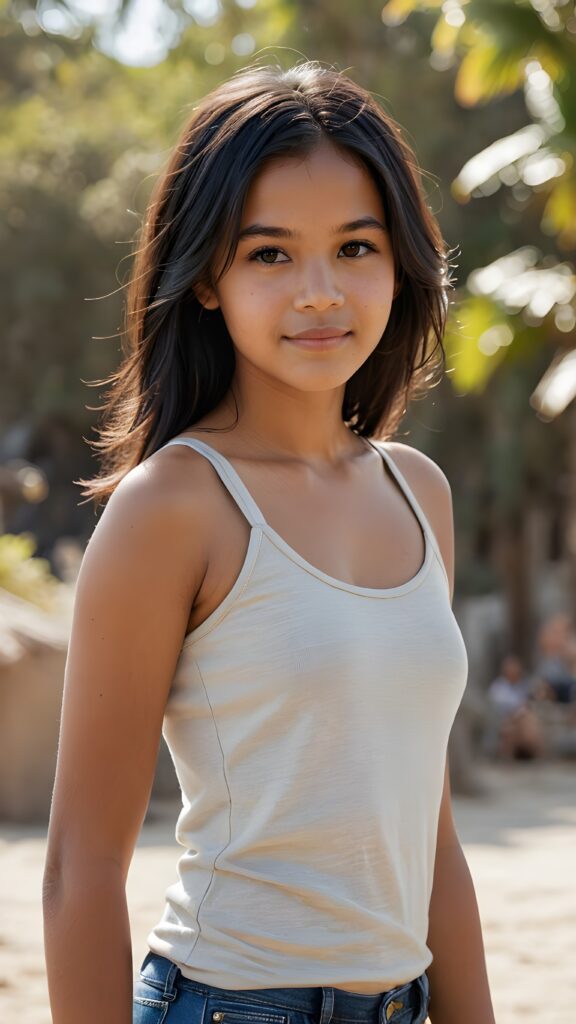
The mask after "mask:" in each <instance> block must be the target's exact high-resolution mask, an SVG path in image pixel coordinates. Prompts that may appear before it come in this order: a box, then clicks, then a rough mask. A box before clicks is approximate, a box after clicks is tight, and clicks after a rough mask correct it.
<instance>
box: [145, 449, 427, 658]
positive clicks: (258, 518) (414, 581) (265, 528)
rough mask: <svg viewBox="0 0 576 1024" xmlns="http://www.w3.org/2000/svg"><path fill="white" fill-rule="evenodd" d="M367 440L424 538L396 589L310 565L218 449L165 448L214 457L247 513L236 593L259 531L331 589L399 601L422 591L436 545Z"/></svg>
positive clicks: (403, 485)
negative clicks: (413, 567)
mask: <svg viewBox="0 0 576 1024" xmlns="http://www.w3.org/2000/svg"><path fill="white" fill-rule="evenodd" d="M365 440H366V441H367V442H368V444H370V445H371V447H372V448H374V450H375V451H377V452H379V453H380V455H381V458H382V459H383V461H384V462H385V463H386V465H388V466H389V467H390V471H391V473H392V474H393V476H394V478H395V479H396V481H397V482H398V484H399V487H400V489H401V490H402V493H403V495H404V497H405V499H406V501H407V502H408V504H409V505H410V507H411V508H412V511H413V512H414V515H415V516H416V519H417V520H418V523H419V525H420V528H421V530H422V535H423V538H424V558H423V561H422V563H421V565H420V568H419V569H418V570H417V572H416V573H415V575H414V576H412V577H410V579H408V580H406V581H405V582H404V583H399V584H397V585H396V586H394V587H361V586H359V585H357V584H355V583H348V582H347V581H346V580H340V579H337V578H336V577H335V576H330V575H329V574H328V573H326V572H324V571H323V570H322V569H320V568H318V566H315V565H313V564H312V563H311V562H309V561H308V560H307V559H305V558H304V557H303V555H301V554H300V553H299V552H298V551H296V549H295V548H293V547H292V546H291V545H290V544H288V542H287V541H286V540H285V539H284V537H282V536H281V534H279V533H278V532H277V531H276V530H275V529H274V528H273V527H272V526H270V524H269V523H268V522H267V520H266V519H265V518H264V516H263V514H262V512H261V510H260V508H259V507H258V505H257V504H256V502H255V501H254V498H253V497H252V495H251V494H250V491H249V490H248V488H247V487H246V484H245V483H244V481H243V480H242V478H241V476H240V474H239V473H238V472H237V470H236V469H235V468H234V466H233V465H232V463H231V462H230V460H229V459H227V458H226V456H225V455H222V453H221V452H219V451H217V449H215V448H213V447H212V446H211V445H209V444H207V443H206V442H205V441H201V440H200V439H199V438H196V437H182V436H179V437H174V438H172V439H171V440H170V441H168V442H167V443H166V445H164V446H163V447H167V445H171V444H188V443H190V446H191V447H195V446H196V445H198V446H199V449H200V452H201V453H202V451H204V454H206V455H207V456H208V457H209V458H210V456H211V457H212V458H211V459H210V461H212V462H213V464H214V463H217V464H218V466H219V468H220V470H221V471H222V473H223V475H224V477H225V478H227V480H228V483H230V484H231V487H230V490H231V491H232V494H233V496H234V497H235V499H236V501H237V503H238V505H239V506H240V508H241V511H242V512H243V513H244V515H245V517H246V518H247V519H248V521H249V523H250V526H251V530H250V542H249V544H248V549H247V551H246V555H245V558H244V562H243V565H242V568H241V570H240V573H239V575H238V577H237V580H236V583H235V584H234V586H233V590H234V591H235V590H236V585H237V584H238V583H239V582H240V580H241V579H242V578H243V576H244V573H245V570H246V568H247V566H248V564H249V563H250V562H251V559H252V554H253V548H254V544H253V542H254V540H255V536H254V531H255V530H258V531H260V532H261V533H263V534H264V535H265V536H266V537H267V538H268V540H269V541H270V542H271V543H272V544H273V545H274V546H275V547H276V548H277V549H278V550H279V551H280V552H281V553H282V554H284V555H285V556H286V557H287V558H289V559H290V561H292V562H294V563H295V564H296V565H298V566H299V567H300V568H301V569H304V570H305V571H306V572H307V573H309V574H310V575H312V576H316V577H317V578H318V579H319V580H322V581H323V582H324V583H326V584H328V585H329V586H331V587H336V588H337V589H339V590H345V591H348V592H349V593H351V594H357V595H358V596H360V597H373V598H390V597H397V596H398V597H400V596H402V595H403V594H406V593H409V592H410V591H412V590H414V589H416V587H419V586H420V584H421V583H423V582H424V579H425V578H426V576H427V575H428V572H429V570H430V568H431V565H432V560H433V557H434V552H435V550H436V545H435V543H434V539H433V538H432V536H431V533H430V529H431V528H430V526H429V524H428V521H427V519H426V516H425V515H424V512H423V510H422V508H421V506H420V505H419V503H418V501H417V500H416V498H415V496H414V494H413V492H412V490H411V488H410V487H409V485H408V483H407V481H406V480H405V478H404V476H403V474H402V473H401V472H400V470H399V469H398V467H397V466H396V464H395V462H394V460H393V459H392V458H391V456H390V455H389V454H388V453H387V452H385V451H384V448H383V447H382V448H381V447H379V446H377V445H376V444H374V443H373V442H372V441H370V440H369V439H368V438H365ZM199 628H200V627H199ZM195 632H196V631H193V633H195ZM192 635H193V634H192V633H190V634H188V637H187V639H189V638H190V637H192Z"/></svg>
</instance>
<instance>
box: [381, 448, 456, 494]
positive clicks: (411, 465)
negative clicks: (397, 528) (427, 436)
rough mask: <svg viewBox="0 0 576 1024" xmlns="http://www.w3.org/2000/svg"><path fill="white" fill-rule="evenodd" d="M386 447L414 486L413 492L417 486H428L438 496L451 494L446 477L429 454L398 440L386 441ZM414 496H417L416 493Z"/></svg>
mask: <svg viewBox="0 0 576 1024" xmlns="http://www.w3.org/2000/svg"><path fill="white" fill-rule="evenodd" d="M386 448H387V450H388V451H389V452H390V454H391V456H392V458H393V459H394V460H395V461H396V463H397V465H398V467H399V469H400V470H401V472H402V473H404V475H405V476H406V479H407V480H408V483H409V484H410V486H411V487H412V486H413V487H414V491H415V493H416V490H417V489H418V488H428V489H430V490H431V491H437V493H438V495H439V497H440V498H441V496H442V495H443V494H444V495H445V496H447V497H450V496H451V493H452V492H451V488H450V483H449V480H448V477H447V476H446V474H445V472H444V470H443V469H442V468H441V467H440V466H439V465H438V463H437V462H434V459H431V458H430V456H429V455H426V454H425V453H424V452H421V451H420V450H419V449H418V448H414V447H412V445H409V444H403V443H402V442H400V441H388V442H387V444H386ZM416 496H417V497H418V495H416Z"/></svg>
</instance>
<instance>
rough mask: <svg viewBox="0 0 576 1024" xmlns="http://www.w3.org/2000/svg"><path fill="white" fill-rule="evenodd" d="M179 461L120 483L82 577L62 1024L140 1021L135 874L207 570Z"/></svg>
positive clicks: (62, 851)
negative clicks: (129, 896)
mask: <svg viewBox="0 0 576 1024" xmlns="http://www.w3.org/2000/svg"><path fill="white" fill-rule="evenodd" d="M172 452H173V449H172V450H170V449H168V451H167V452H163V453H162V455H161V456H160V457H159V458H158V460H157V461H156V460H154V458H153V457H152V458H151V459H150V460H147V464H146V465H143V466H141V467H136V469H134V470H132V471H131V472H130V473H129V474H128V475H127V477H126V478H125V479H124V480H123V481H122V483H121V484H120V485H119V487H118V488H117V489H116V491H115V492H114V494H113V495H112V497H111V499H110V501H109V502H108V505H107V506H106V509H105V510H104V512H103V514H102V516H101V518H100V520H99V522H98V523H97V526H96V529H95V530H94V532H93V534H92V537H91V539H90V542H89V544H88V546H87V548H86V551H85V553H84V558H83V560H82V566H81V569H80V574H79V577H78V582H77V587H76V594H75V603H74V615H73V622H72V630H71V636H70V643H69V647H68V655H67V659H66V668H65V679H64V694H63V702H62V713H61V721H60V739H59V747H58V761H57V768H56V778H55V784H54V791H53V796H52V806H51V812H50V822H49V827H48V847H47V854H46V861H45V865H44V878H43V913H44V949H45V960H46V968H47V980H48V989H49V996H50V1005H51V1009H52V1020H53V1024H79V1022H80V1021H81V1022H82V1024H102V1021H106V1024H130V1022H131V1021H132V994H133V973H132V949H131V937H130V927H129V918H128V909H127V903H126V891H125V884H126V877H127V874H128V869H129V865H130V861H131V857H132V853H133V850H134V846H135V844H136V840H137V838H138V834H139V831H140V827H141V825H142V822H143V820H144V816H145V813H146V808H147V805H148V799H149V795H150V791H151V788H152V782H153V778H154V771H155V765H156V759H157V754H158V747H159V743H160V735H161V727H162V719H163V714H164V708H165V704H166V699H167V696H168V693H169V688H170V683H171V680H172V678H173V674H174V669H175V666H176V661H177V658H178V654H179V651H180V647H181V643H182V640H183V636H184V634H185V630H186V625H187V621H188V617H189V614H190V606H191V604H192V601H193V597H194V594H195V592H196V590H197V587H198V586H199V581H200V579H201V576H202V568H203V567H201V566H199V565H197V564H196V563H197V561H198V559H197V557H196V556H194V555H193V552H192V549H193V547H194V545H193V544H192V543H191V541H190V538H191V537H192V538H194V536H195V532H196V531H195V527H194V522H195V520H194V509H193V508H191V500H190V497H188V498H186V497H184V496H183V494H182V484H181V483H177V482H176V480H175V474H174V462H175V460H174V459H173V457H172ZM191 461H192V460H190V462H191ZM180 479H181V477H180ZM189 482H190V476H189V475H188V483H189ZM188 490H189V492H190V488H188Z"/></svg>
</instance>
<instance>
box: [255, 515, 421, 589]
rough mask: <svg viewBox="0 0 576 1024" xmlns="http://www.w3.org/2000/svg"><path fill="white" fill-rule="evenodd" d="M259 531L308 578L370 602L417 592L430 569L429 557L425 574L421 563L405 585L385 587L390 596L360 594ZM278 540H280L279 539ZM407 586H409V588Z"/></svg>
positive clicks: (264, 528)
mask: <svg viewBox="0 0 576 1024" xmlns="http://www.w3.org/2000/svg"><path fill="white" fill-rule="evenodd" d="M261 529H262V532H263V533H265V534H266V537H267V539H268V540H269V541H270V542H271V544H273V545H274V547H275V548H276V550H277V551H279V552H280V554H282V555H285V557H286V558H288V559H289V560H290V561H291V562H292V564H293V565H297V566H298V568H299V569H303V570H304V572H307V573H308V575H309V576H313V577H314V578H315V579H317V580H320V582H321V583H324V584H326V585H327V586H329V587H334V588H335V589H336V590H343V591H344V592H345V593H347V594H353V595H354V596H355V597H367V598H371V599H372V600H374V599H376V600H377V601H381V600H383V599H386V600H388V601H390V600H391V599H392V598H395V597H396V598H399V597H404V594H410V593H412V591H413V590H418V588H419V587H421V586H422V584H423V583H424V581H425V580H426V579H427V578H428V575H429V573H430V569H431V567H432V558H431V557H429V558H428V567H427V569H426V571H425V572H424V563H422V565H421V566H420V568H419V570H418V572H417V573H416V576H415V577H413V578H412V579H411V580H408V581H407V583H401V584H400V585H399V586H398V587H385V588H384V590H391V591H392V593H390V594H387V593H379V592H378V591H379V590H380V588H379V587H375V588H370V587H360V588H359V591H360V592H358V591H356V590H354V589H353V587H352V585H351V584H346V583H341V582H339V581H338V580H337V579H332V577H328V578H326V576H325V575H323V574H322V573H321V571H320V569H314V568H308V566H307V565H303V563H302V562H300V561H299V560H298V559H297V558H294V557H293V555H292V553H291V551H290V550H285V549H284V547H281V546H280V544H278V543H277V541H276V538H275V537H274V536H273V535H272V534H271V533H269V532H268V530H267V529H266V524H265V525H263V526H262V527H261ZM270 529H272V528H270ZM280 539H282V538H280ZM428 544H430V539H429V538H428ZM289 547H290V545H288V548H289ZM430 548H431V550H432V552H433V553H434V546H433V545H432V544H430ZM295 554H298V552H295ZM436 557H438V556H436ZM408 584H410V586H409V585H408ZM404 588H405V589H404ZM370 589H375V590H376V593H375V594H363V593H362V591H363V590H370ZM398 590H401V591H402V593H400V594H399V593H394V591H398Z"/></svg>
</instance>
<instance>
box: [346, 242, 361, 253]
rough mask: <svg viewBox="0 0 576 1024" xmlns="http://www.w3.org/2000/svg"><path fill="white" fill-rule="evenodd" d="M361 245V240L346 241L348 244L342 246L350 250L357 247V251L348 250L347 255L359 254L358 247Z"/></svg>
mask: <svg viewBox="0 0 576 1024" xmlns="http://www.w3.org/2000/svg"><path fill="white" fill-rule="evenodd" d="M359 246H360V242H346V245H343V246H342V250H343V251H344V250H345V249H348V250H350V249H355V250H356V252H347V253H346V255H347V256H357V255H358V248H359Z"/></svg>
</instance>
